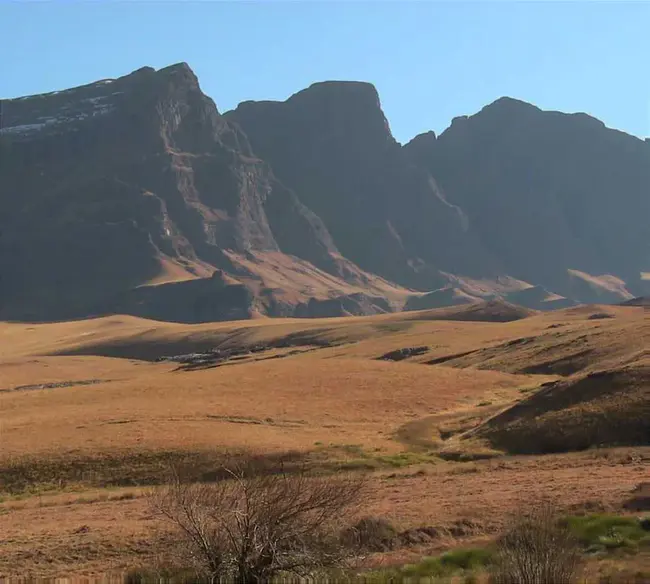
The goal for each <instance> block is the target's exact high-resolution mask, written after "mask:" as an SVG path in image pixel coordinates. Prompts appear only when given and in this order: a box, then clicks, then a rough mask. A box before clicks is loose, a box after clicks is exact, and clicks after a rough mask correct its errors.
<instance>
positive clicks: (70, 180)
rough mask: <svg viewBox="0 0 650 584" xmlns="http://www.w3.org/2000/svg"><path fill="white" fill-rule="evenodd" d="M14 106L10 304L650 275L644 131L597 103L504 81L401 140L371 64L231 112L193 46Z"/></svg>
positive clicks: (6, 180) (574, 294)
mask: <svg viewBox="0 0 650 584" xmlns="http://www.w3.org/2000/svg"><path fill="white" fill-rule="evenodd" d="M3 112H4V120H3V128H2V129H0V153H1V154H2V155H1V156H0V207H1V208H2V213H0V319H4V320H26V321H39V320H62V319H71V318H80V317H86V316H90V315H103V314H113V313H127V314H133V315H140V316H146V317H148V318H156V319H159V320H175V321H179V322H205V321H212V320H224V319H244V318H252V317H258V316H264V315H266V316H301V317H310V316H340V315H355V314H356V315H359V314H374V313H378V312H390V311H395V310H401V309H403V308H406V309H408V310H412V309H424V308H436V307H443V306H450V305H455V304H463V303H475V302H480V301H484V300H485V301H491V300H499V301H505V302H510V303H514V304H519V305H523V306H526V307H528V308H532V309H535V310H550V309H555V308H561V307H567V306H572V305H575V304H577V303H584V302H597V303H620V302H623V301H628V300H631V299H633V298H634V297H638V296H643V295H646V294H647V293H648V281H649V280H648V277H647V274H648V273H650V265H649V264H650V224H649V223H648V221H647V217H648V216H650V197H648V193H650V145H649V144H648V143H647V142H644V141H642V140H639V139H637V138H634V137H632V136H628V135H626V134H623V133H621V132H617V131H614V130H610V129H608V128H606V127H605V126H604V125H603V124H602V123H601V122H599V121H598V120H595V119H593V118H591V117H589V116H586V115H584V114H571V115H568V114H560V113H557V112H544V111H541V110H539V109H538V108H536V107H534V106H532V105H530V104H526V103H523V102H520V101H517V100H513V99H508V98H503V99H500V100H498V101H497V102H495V103H493V104H491V105H489V106H487V107H486V108H484V109H483V110H482V111H481V112H479V113H478V114H476V115H474V116H471V117H462V118H457V119H456V120H454V122H453V123H452V125H451V127H450V128H449V129H448V130H447V131H445V132H444V133H443V134H442V135H441V136H439V137H436V136H435V135H434V134H433V133H427V134H423V135H421V136H418V137H416V138H414V139H413V140H412V141H411V142H410V143H409V144H407V145H406V146H401V145H400V144H399V143H398V142H396V140H395V139H394V138H393V136H392V134H391V131H390V127H389V125H388V122H387V120H386V118H385V116H384V114H383V112H382V110H381V106H380V101H379V96H378V94H377V91H376V89H375V88H374V87H373V86H372V85H370V84H368V83H360V82H349V81H328V82H323V83H317V84H314V85H312V86H311V87H309V88H307V89H305V90H303V91H300V92H298V93H297V94H295V95H294V96H292V97H291V98H289V99H288V100H286V101H285V102H252V101H250V102H244V103H242V104H240V105H239V107H237V108H236V109H235V110H234V111H231V112H227V113H226V114H224V115H221V114H220V113H219V112H218V110H217V108H216V106H215V104H214V102H213V101H212V100H211V99H210V98H209V97H207V96H205V95H204V94H203V93H202V91H201V89H200V86H199V82H198V80H197V78H196V76H195V75H194V73H193V72H192V70H191V69H190V68H189V66H188V65H186V64H184V63H181V64H177V65H173V66H170V67H167V68H164V69H161V70H159V71H156V70H154V69H152V68H150V67H144V68H142V69H139V70H138V71H135V72H133V73H131V74H129V75H126V76H124V77H121V78H119V79H111V80H102V81H97V82H95V83H91V84H89V85H86V86H83V87H77V88H73V89H66V90H62V91H59V92H53V93H49V94H43V95H36V96H28V97H23V98H19V99H12V100H5V101H4V102H3Z"/></svg>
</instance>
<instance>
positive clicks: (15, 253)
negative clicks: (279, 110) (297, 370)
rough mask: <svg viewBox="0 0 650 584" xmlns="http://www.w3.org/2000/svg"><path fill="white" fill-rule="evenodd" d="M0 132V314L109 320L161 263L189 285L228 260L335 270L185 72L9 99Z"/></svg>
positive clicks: (304, 222) (316, 224)
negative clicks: (262, 258) (292, 261)
mask: <svg viewBox="0 0 650 584" xmlns="http://www.w3.org/2000/svg"><path fill="white" fill-rule="evenodd" d="M3 126H4V127H3V130H2V135H1V140H2V158H1V160H0V165H1V166H0V205H1V206H2V214H1V216H0V232H1V233H2V247H1V251H0V254H1V255H0V265H1V267H2V273H3V283H2V289H1V291H0V318H32V319H41V318H48V319H49V318H71V317H76V316H83V315H86V314H89V313H93V312H96V311H98V310H99V311H101V310H107V309H108V310H110V306H111V298H112V296H113V295H120V294H121V293H123V292H124V291H125V290H130V289H132V288H135V287H137V286H141V285H143V284H146V283H148V282H150V281H152V280H155V279H156V278H157V277H159V276H160V275H161V273H162V272H164V267H165V265H167V266H168V265H170V262H171V264H172V265H175V266H176V268H178V270H177V271H182V272H185V276H186V278H184V279H190V278H192V277H195V276H198V275H203V276H209V275H210V273H211V272H212V271H213V269H214V268H224V269H226V270H228V271H230V272H236V271H237V270H236V268H235V266H233V264H232V262H231V260H230V259H229V258H228V256H227V255H225V254H224V253H223V250H231V251H234V252H240V253H249V254H250V253H253V254H254V253H255V252H256V251H277V252H279V251H286V252H287V253H290V254H293V255H296V256H298V257H301V258H304V259H306V260H308V261H310V262H313V263H314V264H315V265H317V266H322V267H324V268H325V269H329V270H330V271H337V270H340V269H341V268H340V264H341V262H340V261H339V260H337V259H336V258H337V257H338V255H339V254H338V252H337V249H336V247H335V246H334V244H333V242H332V239H331V237H330V236H329V234H328V232H327V230H326V229H325V228H324V226H323V225H322V222H321V221H320V220H319V219H318V217H317V216H316V215H315V214H314V213H313V212H311V211H310V210H309V209H307V208H306V207H305V206H304V205H303V204H301V203H300V202H299V201H298V200H297V198H296V197H295V195H294V194H293V193H291V192H290V191H289V190H288V189H287V188H285V187H284V186H283V185H282V184H280V183H279V182H278V181H277V180H276V179H275V178H274V176H273V174H272V172H271V170H270V169H269V167H268V165H267V164H266V163H265V162H263V161H261V160H259V159H258V158H256V157H255V156H254V154H253V153H252V151H251V149H250V146H249V144H248V140H247V138H246V136H245V135H244V134H243V133H242V132H241V130H239V128H237V127H236V126H233V125H232V124H230V123H228V122H227V121H226V120H225V119H224V118H223V117H222V116H221V115H219V113H218V112H217V109H216V107H215V105H214V103H213V102H212V100H210V99H209V98H207V97H206V96H205V95H203V93H202V92H201V90H200V88H199V85H198V81H197V79H196V77H195V76H194V74H193V73H192V71H191V70H190V69H189V67H188V66H187V65H185V64H180V65H176V66H172V67H169V68H166V69H162V70H160V71H154V70H153V69H150V68H144V69H141V70H139V71H136V72H134V73H133V74H131V75H128V76H126V77H122V78H120V79H116V80H106V81H100V82H98V83H93V84H91V85H88V86H84V87H80V88H76V89H72V90H68V91H62V92H56V93H53V94H46V95H42V96H34V97H28V98H23V99H18V100H10V101H6V102H5V103H4V124H3ZM181 279H183V278H181ZM239 308H241V309H243V310H244V311H246V309H247V308H248V307H239ZM228 310H229V309H228ZM228 310H226V312H228Z"/></svg>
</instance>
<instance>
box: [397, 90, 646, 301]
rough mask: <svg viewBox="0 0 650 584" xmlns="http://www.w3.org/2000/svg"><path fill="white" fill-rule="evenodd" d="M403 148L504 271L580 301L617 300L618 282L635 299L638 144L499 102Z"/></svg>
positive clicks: (640, 211) (640, 249)
mask: <svg viewBox="0 0 650 584" xmlns="http://www.w3.org/2000/svg"><path fill="white" fill-rule="evenodd" d="M405 150H406V152H407V153H408V154H409V156H410V157H411V158H412V159H413V160H414V162H415V163H416V164H418V165H421V166H424V167H425V168H427V169H428V170H429V172H431V174H432V175H434V176H435V177H436V179H437V181H438V184H439V185H440V188H441V189H442V191H443V192H444V194H445V196H446V197H447V198H448V200H449V201H450V202H452V203H454V204H456V205H458V206H459V207H461V208H462V209H463V211H464V212H465V214H466V216H467V219H468V223H469V225H470V229H472V230H473V232H475V233H476V234H477V235H478V237H479V240H480V242H481V244H482V245H483V247H484V248H485V249H486V250H488V251H489V252H490V253H491V254H492V255H494V256H496V257H498V258H499V259H500V260H501V262H502V266H503V269H504V272H505V273H508V274H510V275H512V276H514V277H515V278H519V279H522V280H525V281H528V282H534V283H536V284H541V285H542V286H544V287H546V288H549V289H550V290H553V291H554V292H559V293H561V294H563V295H568V296H572V297H574V298H576V299H578V300H581V301H588V302H593V301H605V302H613V301H616V299H618V300H621V299H624V297H625V295H626V294H627V293H628V292H626V291H625V290H626V286H627V287H628V288H630V291H631V292H637V293H640V292H639V290H640V289H641V288H642V282H641V279H640V274H641V272H643V271H644V270H645V268H646V266H648V264H649V263H650V224H649V223H648V221H647V220H646V219H645V218H647V217H648V216H650V148H648V145H647V143H645V142H644V141H642V140H639V139H637V138H634V137H632V136H629V135H627V134H624V133H622V132H618V131H615V130H611V129H608V128H606V127H605V126H604V125H603V124H602V122H600V121H598V120H596V119H594V118H592V117H590V116H587V115H585V114H573V115H568V114H562V113H558V112H545V111H541V110H540V109H538V108H536V107H534V106H532V105H530V104H527V103H524V102H520V101H517V100H513V99H507V98H504V99H500V100H498V101H497V102H495V103H493V104H491V105H489V106H487V107H486V108H484V109H483V110H482V111H481V112H479V113H478V114H476V115H474V116H471V117H469V118H468V117H462V118H457V119H455V120H454V122H453V123H452V124H451V127H450V128H449V129H448V130H446V131H445V132H444V133H443V134H442V135H441V136H440V137H439V138H437V139H436V138H435V136H433V135H431V134H425V135H422V136H418V137H417V138H415V139H414V140H413V141H412V142H410V143H409V144H407V145H406V147H405ZM603 276H604V277H603ZM617 279H618V282H616V280H617Z"/></svg>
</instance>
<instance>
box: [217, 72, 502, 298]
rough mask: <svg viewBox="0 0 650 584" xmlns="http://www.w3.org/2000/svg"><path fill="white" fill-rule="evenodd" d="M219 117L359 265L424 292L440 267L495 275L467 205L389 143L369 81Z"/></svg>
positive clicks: (330, 86)
mask: <svg viewBox="0 0 650 584" xmlns="http://www.w3.org/2000/svg"><path fill="white" fill-rule="evenodd" d="M225 117H226V119H227V120H229V121H233V122H235V123H236V124H237V125H238V126H239V127H241V129H242V130H243V131H244V132H245V133H246V135H247V136H248V138H249V140H250V143H251V146H252V148H253V150H254V151H255V153H256V154H258V155H259V156H260V157H261V158H263V159H265V160H267V161H268V162H269V163H270V165H271V167H272V168H273V171H274V173H275V174H276V176H277V177H278V178H279V180H281V181H282V183H283V184H285V185H287V186H288V187H290V188H291V189H292V190H293V191H294V192H295V193H296V195H297V196H298V198H299V199H300V200H301V201H302V202H303V203H305V204H306V205H308V206H309V207H310V208H311V209H313V210H314V212H315V213H317V214H318V216H319V217H320V218H321V219H322V220H323V222H324V224H325V226H326V227H327V229H328V230H329V232H330V233H331V234H332V236H333V238H334V241H335V242H336V244H337V246H338V247H339V249H340V250H341V252H342V253H343V255H345V257H347V258H349V259H350V260H352V261H353V262H355V263H357V264H358V265H359V266H361V267H362V268H364V269H365V270H368V271H371V272H374V273H377V274H380V275H382V276H384V277H386V278H389V279H391V280H395V281H397V282H400V283H401V284H404V285H407V286H414V287H417V288H420V289H423V290H426V289H431V288H436V287H438V286H440V285H442V284H444V282H445V279H444V277H443V276H442V275H441V274H440V272H441V271H450V272H451V271H453V272H460V273H468V272H472V273H475V274H481V275H485V276H488V275H496V274H497V273H498V262H497V261H495V258H493V257H491V256H490V255H489V254H486V253H485V252H484V250H483V248H482V247H481V246H479V245H477V243H478V242H477V241H476V239H475V238H474V235H473V234H472V233H471V232H469V231H468V229H467V220H466V217H465V214H464V212H463V210H462V209H461V208H459V207H457V206H455V205H453V204H451V203H450V202H449V201H447V200H445V198H444V196H443V195H442V193H441V192H440V190H439V189H438V187H437V185H436V181H435V179H434V178H433V176H431V174H430V173H429V172H428V169H426V167H424V166H418V165H416V164H413V162H412V160H411V159H410V158H409V157H408V156H407V155H406V153H405V152H404V151H403V149H402V147H401V146H400V145H399V144H398V143H397V142H396V141H395V139H394V138H393V136H392V134H391V132H390V128H389V125H388V122H387V121H386V118H385V117H384V114H383V112H382V110H381V108H380V104H379V96H378V95H377V91H376V90H375V88H374V87H373V86H372V85H370V84H367V83H356V82H326V83H317V84H315V85H312V86H311V87H309V88H308V89H306V90H304V91H301V92H299V93H297V94H296V95H294V96H292V97H291V98H289V99H288V100H287V101H286V102H245V103H242V104H241V105H240V106H239V107H238V108H237V109H236V110H234V111H232V112H227V113H226V114H225Z"/></svg>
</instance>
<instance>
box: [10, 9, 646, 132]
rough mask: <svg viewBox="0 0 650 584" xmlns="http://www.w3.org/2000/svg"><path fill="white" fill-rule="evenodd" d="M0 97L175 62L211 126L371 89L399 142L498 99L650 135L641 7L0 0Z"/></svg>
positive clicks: (40, 91)
mask: <svg viewBox="0 0 650 584" xmlns="http://www.w3.org/2000/svg"><path fill="white" fill-rule="evenodd" d="M0 49H1V50H2V58H1V61H0V97H16V96H19V95H26V94H32V93H42V92H46V91H52V90H56V89H62V88H66V87H70V86H74V85H80V84H83V83H88V82H91V81H94V80H96V79H100V78H106V77H116V76H119V75H123V74H126V73H128V72H130V71H132V70H134V69H137V68H139V67H142V66H144V65H150V66H153V67H156V68H159V67H164V66H166V65H169V64H172V63H175V62H178V61H187V62H188V63H189V64H190V66H191V67H192V68H193V69H194V71H195V72H196V73H197V75H198V76H199V79H200V81H201V85H202V87H203V90H204V91H205V92H206V93H207V94H208V95H210V96H211V97H212V98H213V99H214V100H215V101H216V103H217V106H218V107H219V109H220V110H221V111H226V110H228V109H231V108H233V107H234V106H236V105H237V103H239V102H240V101H242V100H246V99H285V98H287V97H288V96H289V95H291V94H292V93H294V92H296V91H298V90H300V89H302V88H304V87H306V86H307V85H309V84H310V83H312V82H314V81H321V80H325V79H354V80H365V81H371V82H372V83H374V84H375V85H376V86H377V88H378V90H379V93H380V96H381V99H382V104H383V107H384V111H385V112H386V115H387V117H388V119H389V121H390V124H391V127H392V129H393V132H394V134H395V136H396V137H397V139H398V140H400V141H407V140H408V139H410V138H411V137H413V136H414V135H415V134H418V133H420V132H423V131H426V130H429V129H433V130H435V131H436V132H440V131H442V130H444V129H445V128H446V127H447V126H448V125H449V122H450V121H451V119H452V118H453V117H454V116H456V115H462V114H472V113H475V112H476V111H478V110H479V109H480V108H481V107H483V106H484V105H486V104H487V103H489V102H491V101H493V100H495V99H496V98H498V97H500V96H503V95H508V96H511V97H517V98H520V99H524V100H526V101H530V102H532V103H535V104H536V105H539V106H540V107H542V108H544V109H557V110H562V111H570V112H574V111H585V112H587V113H590V114H592V115H594V116H596V117H598V118H600V119H602V120H603V121H604V122H605V123H606V124H607V125H608V126H611V127H615V128H618V129H622V130H625V131H627V132H630V133H632V134H635V135H637V136H642V137H645V136H648V135H650V2H647V1H637V2H629V3H628V2H622V1H611V2H598V1H596V2H584V3H580V2H555V1H547V2H542V3H533V2H528V1H520V2H486V1H482V2H475V3H469V2H468V3H465V2H459V1H454V2H444V3H443V2H423V1H420V2H383V1H377V2H359V1H348V2H335V1H324V2H314V1H309V0H304V1H301V2H298V1H294V2H282V3H281V2H275V1H272V0H264V1H258V2H243V1H239V2H187V1H181V0H177V1H176V2H151V1H141V2H137V3H136V2H114V3H109V2H97V1H89V2H85V3H81V2H75V3H72V2H56V1H51V2H47V3H34V2H30V1H29V0H23V1H14V2H6V1H5V0H0Z"/></svg>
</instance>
